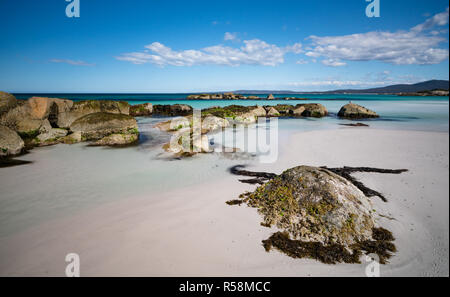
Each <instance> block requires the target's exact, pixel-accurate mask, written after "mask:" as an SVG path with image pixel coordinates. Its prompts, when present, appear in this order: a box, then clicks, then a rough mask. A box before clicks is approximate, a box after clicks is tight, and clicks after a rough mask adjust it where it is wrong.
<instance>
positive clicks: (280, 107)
mask: <svg viewBox="0 0 450 297" xmlns="http://www.w3.org/2000/svg"><path fill="white" fill-rule="evenodd" d="M274 108H275V109H276V110H277V111H278V112H279V113H280V115H281V116H289V115H291V114H292V110H293V109H294V106H292V105H289V104H277V105H275V106H274Z"/></svg>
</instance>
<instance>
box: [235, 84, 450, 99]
mask: <svg viewBox="0 0 450 297" xmlns="http://www.w3.org/2000/svg"><path fill="white" fill-rule="evenodd" d="M431 90H449V81H448V80H428V81H424V82H420V83H416V84H400V85H391V86H386V87H381V88H371V89H343V90H333V91H323V92H295V91H280V90H278V91H275V90H239V91H235V93H238V94H274V95H284V94H298V93H302V94H344V93H346V94H358V93H359V94H361V93H364V94H370V93H372V94H375V93H376V94H392V93H415V92H422V91H431Z"/></svg>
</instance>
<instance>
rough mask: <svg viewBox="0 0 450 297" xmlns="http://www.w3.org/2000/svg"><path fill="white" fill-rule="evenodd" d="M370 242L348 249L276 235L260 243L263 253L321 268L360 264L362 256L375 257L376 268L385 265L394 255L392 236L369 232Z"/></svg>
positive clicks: (387, 232)
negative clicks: (305, 260)
mask: <svg viewBox="0 0 450 297" xmlns="http://www.w3.org/2000/svg"><path fill="white" fill-rule="evenodd" d="M372 232H373V235H372V237H373V239H374V240H366V241H362V242H358V243H356V244H354V245H352V246H351V247H349V248H346V247H345V246H343V245H340V244H330V245H324V244H322V243H320V242H307V241H300V240H292V239H290V238H289V234H288V233H287V232H277V233H274V234H272V236H270V237H269V238H268V239H266V240H263V241H262V243H263V246H264V248H265V250H266V251H267V252H269V251H270V250H271V249H272V247H274V248H276V249H277V250H279V251H280V252H282V253H284V254H286V255H288V256H289V257H292V258H310V259H315V260H318V261H320V262H322V263H325V264H336V263H353V264H357V263H361V262H360V260H359V258H360V257H361V255H362V254H363V252H364V253H365V254H377V255H378V257H379V259H380V264H387V263H388V261H387V260H388V259H390V258H391V257H392V256H393V254H392V253H394V252H396V251H397V249H396V247H395V245H394V244H393V243H392V241H393V240H394V236H392V233H391V232H390V231H388V230H386V229H384V228H373V229H372Z"/></svg>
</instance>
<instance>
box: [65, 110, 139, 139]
mask: <svg viewBox="0 0 450 297" xmlns="http://www.w3.org/2000/svg"><path fill="white" fill-rule="evenodd" d="M137 129H138V125H137V122H136V119H135V118H133V117H132V116H129V115H125V114H119V113H106V112H98V113H92V114H88V115H86V116H84V117H82V118H79V119H77V120H76V121H75V122H73V123H72V125H70V130H71V131H72V132H81V135H82V137H83V138H84V139H86V140H98V139H101V138H103V137H105V136H108V135H111V134H129V133H132V134H133V133H138V132H137Z"/></svg>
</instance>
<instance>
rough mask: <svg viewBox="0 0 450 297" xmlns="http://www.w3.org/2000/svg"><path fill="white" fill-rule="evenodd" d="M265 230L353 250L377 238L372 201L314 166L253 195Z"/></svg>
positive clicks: (288, 172) (251, 199)
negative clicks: (281, 232)
mask: <svg viewBox="0 0 450 297" xmlns="http://www.w3.org/2000/svg"><path fill="white" fill-rule="evenodd" d="M247 203H248V204H249V205H250V206H253V207H256V208H258V210H259V212H260V213H261V214H262V215H263V217H264V224H265V225H268V226H269V225H275V226H277V227H278V228H279V229H282V230H284V231H287V232H289V234H290V235H291V236H292V238H294V239H298V240H302V241H306V242H319V243H322V244H341V245H344V246H349V245H352V244H355V243H356V242H358V241H364V240H369V239H370V238H371V237H372V229H373V227H374V219H373V217H372V213H371V210H372V206H371V202H370V201H369V199H368V198H367V197H366V196H365V195H364V194H363V193H362V192H361V191H360V190H359V189H358V188H357V187H356V186H354V185H353V184H352V183H351V182H349V181H348V180H346V179H344V178H342V177H341V176H339V175H337V174H334V173H333V172H331V171H329V170H326V169H322V168H317V167H309V166H299V167H294V168H292V169H289V170H286V171H285V172H283V173H282V174H281V175H279V176H277V177H275V178H273V179H271V180H270V181H268V182H267V183H266V184H264V185H262V186H260V187H258V188H257V189H256V190H255V191H254V192H253V193H249V194H247Z"/></svg>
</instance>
